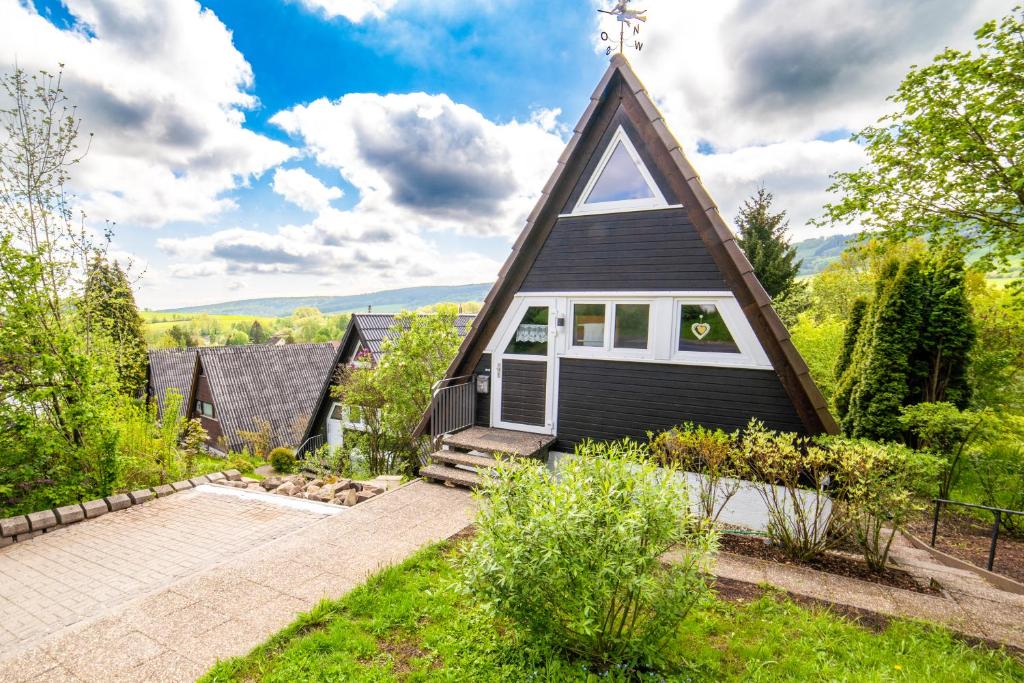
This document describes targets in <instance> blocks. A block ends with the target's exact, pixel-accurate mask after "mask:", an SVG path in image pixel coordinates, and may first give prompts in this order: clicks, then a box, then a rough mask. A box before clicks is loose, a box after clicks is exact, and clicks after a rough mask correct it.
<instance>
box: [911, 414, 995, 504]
mask: <svg viewBox="0 0 1024 683" xmlns="http://www.w3.org/2000/svg"><path fill="white" fill-rule="evenodd" d="M900 413H901V415H900V425H901V426H902V427H903V428H904V429H906V430H907V431H908V432H909V433H910V435H911V437H912V438H911V439H910V443H911V445H912V446H915V447H917V448H924V449H927V450H929V451H931V452H932V453H934V454H935V455H937V456H938V457H940V458H942V460H943V463H944V464H943V467H942V474H941V477H940V478H939V487H938V497H939V498H949V492H950V491H951V490H952V489H953V487H954V486H956V484H957V482H958V481H959V479H960V474H961V472H962V470H963V461H964V458H963V455H964V453H965V451H966V448H967V446H968V445H969V444H970V443H971V442H972V441H974V440H975V439H977V438H979V437H981V436H983V433H984V431H985V428H986V424H985V423H986V421H987V420H986V418H987V417H988V415H987V414H986V413H985V412H979V411H975V410H960V409H958V408H957V407H956V406H955V405H953V404H952V403H944V402H939V403H918V404H916V405H912V406H907V407H906V408H903V409H902V410H901V411H900Z"/></svg>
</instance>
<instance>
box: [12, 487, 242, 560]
mask: <svg viewBox="0 0 1024 683" xmlns="http://www.w3.org/2000/svg"><path fill="white" fill-rule="evenodd" d="M241 478H242V473H241V472H239V471H238V470H224V471H223V472H213V473H212V474H209V475H201V476H199V477H193V478H192V479H188V480H185V481H176V482H174V483H173V484H161V485H160V486H154V487H153V488H148V489H139V490H137V491H132V492H130V493H117V494H114V495H112V496H107V497H106V498H100V499H98V500H90V501H86V502H84V503H80V504H73V505H62V506H61V507H58V508H54V509H52V510H38V511H36V512H30V513H28V514H27V515H17V516H15V517H7V518H5V519H0V548H4V547H6V546H9V545H12V544H13V543H17V542H18V541H25V540H28V539H30V538H33V537H35V536H38V535H39V534H42V533H49V532H51V531H56V530H58V529H62V528H64V527H67V526H70V525H72V524H77V523H78V522H81V521H84V520H87V519H95V518H96V517H99V516H100V515H105V514H107V513H108V512H116V511H118V510H125V509H127V508H130V507H132V506H133V505H142V504H143V503H145V502H148V501H150V500H153V499H155V498H164V497H166V496H169V495H171V494H172V493H177V492H179V491H187V490H189V489H191V488H194V487H196V486H199V485H200V484H206V483H210V482H213V481H225V480H230V481H238V480H240V479H241Z"/></svg>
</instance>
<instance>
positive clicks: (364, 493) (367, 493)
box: [356, 489, 379, 503]
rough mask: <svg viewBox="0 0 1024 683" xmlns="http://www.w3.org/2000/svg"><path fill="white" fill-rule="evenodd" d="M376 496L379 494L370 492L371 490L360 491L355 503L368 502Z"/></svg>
mask: <svg viewBox="0 0 1024 683" xmlns="http://www.w3.org/2000/svg"><path fill="white" fill-rule="evenodd" d="M377 495H379V494H378V492H376V491H371V490H368V489H363V490H362V491H360V492H359V493H357V494H356V502H357V503H362V502H363V501H364V500H370V499H371V498H373V497H374V496H377Z"/></svg>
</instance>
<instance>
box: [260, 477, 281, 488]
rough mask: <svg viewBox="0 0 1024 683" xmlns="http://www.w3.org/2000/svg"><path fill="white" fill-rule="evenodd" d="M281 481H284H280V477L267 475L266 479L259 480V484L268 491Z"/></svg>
mask: <svg viewBox="0 0 1024 683" xmlns="http://www.w3.org/2000/svg"><path fill="white" fill-rule="evenodd" d="M283 483H284V482H283V481H282V479H281V477H267V478H266V479H264V480H263V481H261V482H260V486H262V487H263V488H264V489H265V490H267V491H270V490H271V489H276V488H277V487H278V486H280V485H281V484H283Z"/></svg>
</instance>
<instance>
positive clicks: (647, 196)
mask: <svg viewBox="0 0 1024 683" xmlns="http://www.w3.org/2000/svg"><path fill="white" fill-rule="evenodd" d="M664 206H668V204H667V202H666V201H665V197H664V196H663V195H662V194H661V190H659V189H658V185H657V183H655V182H654V178H653V177H651V174H650V171H648V170H647V167H646V166H645V165H644V162H643V161H642V160H641V159H640V155H639V154H638V153H637V151H636V147H634V146H633V143H632V142H631V141H630V139H629V136H628V135H626V131H625V130H623V128H622V126H619V128H618V130H616V131H615V134H614V135H613V136H612V139H611V140H610V141H609V142H608V146H607V147H606V148H605V151H604V154H603V155H602V157H601V160H600V161H599V162H598V164H597V168H596V169H595V170H594V173H593V175H592V176H591V177H590V180H589V181H588V182H587V185H586V187H584V188H583V192H582V194H580V199H579V201H578V202H577V203H576V208H575V209H573V213H574V214H581V213H608V212H613V211H632V210H636V209H653V208H660V207H664Z"/></svg>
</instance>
